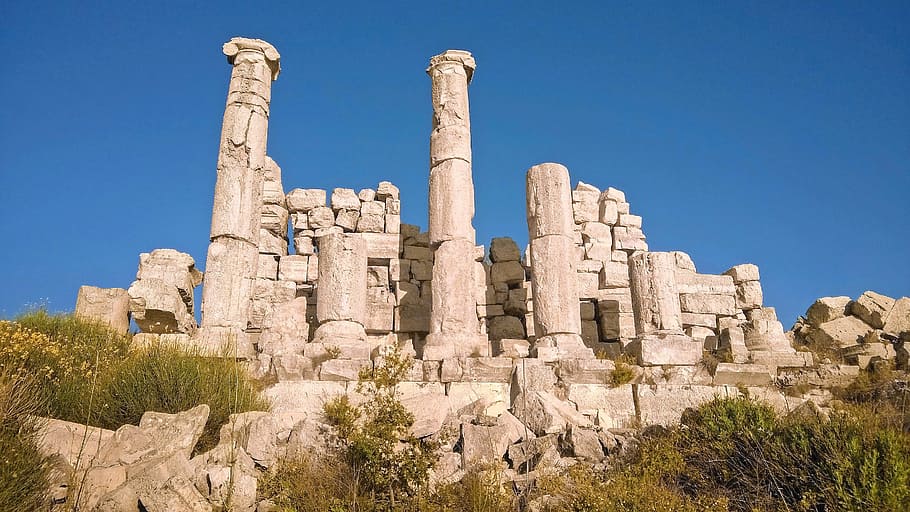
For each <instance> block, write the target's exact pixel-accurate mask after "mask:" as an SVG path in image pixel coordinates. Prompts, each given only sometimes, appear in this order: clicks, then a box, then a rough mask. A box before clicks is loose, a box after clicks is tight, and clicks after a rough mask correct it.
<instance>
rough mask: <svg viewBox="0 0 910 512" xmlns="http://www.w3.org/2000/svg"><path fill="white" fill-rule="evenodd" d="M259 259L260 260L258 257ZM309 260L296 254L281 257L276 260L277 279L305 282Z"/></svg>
mask: <svg viewBox="0 0 910 512" xmlns="http://www.w3.org/2000/svg"><path fill="white" fill-rule="evenodd" d="M260 259H262V258H261V257H260ZM308 267H309V258H308V257H307V256H302V255H298V254H294V255H290V256H282V257H281V258H280V259H279V260H278V279H280V280H282V281H294V282H295V283H305V282H307V268H308Z"/></svg>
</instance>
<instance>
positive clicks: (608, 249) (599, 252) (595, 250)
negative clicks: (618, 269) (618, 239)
mask: <svg viewBox="0 0 910 512" xmlns="http://www.w3.org/2000/svg"><path fill="white" fill-rule="evenodd" d="M584 249H585V258H587V259H589V260H598V261H603V262H611V261H612V260H613V242H612V241H611V242H590V243H586V244H585V245H584ZM622 254H623V255H625V254H626V253H622Z"/></svg>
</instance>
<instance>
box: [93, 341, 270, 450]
mask: <svg viewBox="0 0 910 512" xmlns="http://www.w3.org/2000/svg"><path fill="white" fill-rule="evenodd" d="M99 395H100V396H99V399H98V400H99V405H100V407H101V408H102V411H103V414H102V415H101V416H100V417H99V418H98V423H100V426H102V427H105V428H117V427H119V426H120V425H123V424H126V423H138V422H139V419H140V418H141V417H142V413H144V412H146V411H158V412H166V413H177V412H180V411H185V410H187V409H191V408H193V407H195V406H197V405H199V404H207V405H208V406H209V410H210V413H209V419H208V422H207V423H206V426H205V430H204V431H203V433H202V437H201V438H200V439H199V445H198V446H197V451H205V450H206V449H208V448H212V447H214V446H215V445H216V444H218V433H219V430H220V428H221V426H222V425H224V424H225V423H226V422H227V421H228V419H229V417H230V415H231V414H233V413H238V412H246V411H264V410H267V409H268V403H267V402H266V401H265V400H263V399H262V398H260V397H259V394H258V393H257V392H256V390H255V388H254V387H253V385H252V384H251V383H250V381H249V379H248V378H247V376H246V373H245V371H244V369H243V368H242V367H241V366H240V364H239V363H237V362H236V361H234V360H233V359H227V358H220V357H205V356H203V355H202V354H200V353H198V352H196V351H193V350H189V349H186V348H182V347H177V346H173V345H166V344H158V345H152V346H149V347H145V348H139V349H136V350H134V351H133V352H132V353H131V354H130V356H129V357H127V358H126V359H124V360H123V361H121V362H120V363H119V364H118V365H116V366H115V367H113V368H112V369H111V371H110V373H109V374H108V375H106V376H105V379H104V385H103V388H102V389H101V390H100V393H99Z"/></svg>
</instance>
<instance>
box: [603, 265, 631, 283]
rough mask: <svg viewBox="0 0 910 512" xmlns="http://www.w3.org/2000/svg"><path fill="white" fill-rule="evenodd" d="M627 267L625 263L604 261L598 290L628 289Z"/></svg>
mask: <svg viewBox="0 0 910 512" xmlns="http://www.w3.org/2000/svg"><path fill="white" fill-rule="evenodd" d="M630 286H631V284H630V282H629V266H628V265H627V264H625V263H620V262H615V261H605V262H604V264H603V271H602V272H601V274H600V288H629V287H630Z"/></svg>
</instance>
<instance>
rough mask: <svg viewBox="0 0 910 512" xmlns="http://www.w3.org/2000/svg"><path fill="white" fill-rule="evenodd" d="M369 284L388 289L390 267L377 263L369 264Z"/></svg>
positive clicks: (372, 286)
mask: <svg viewBox="0 0 910 512" xmlns="http://www.w3.org/2000/svg"><path fill="white" fill-rule="evenodd" d="M395 261H398V260H395ZM367 286H368V287H370V288H374V287H379V288H385V289H386V290H388V289H389V267H386V266H377V265H369V266H367Z"/></svg>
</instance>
